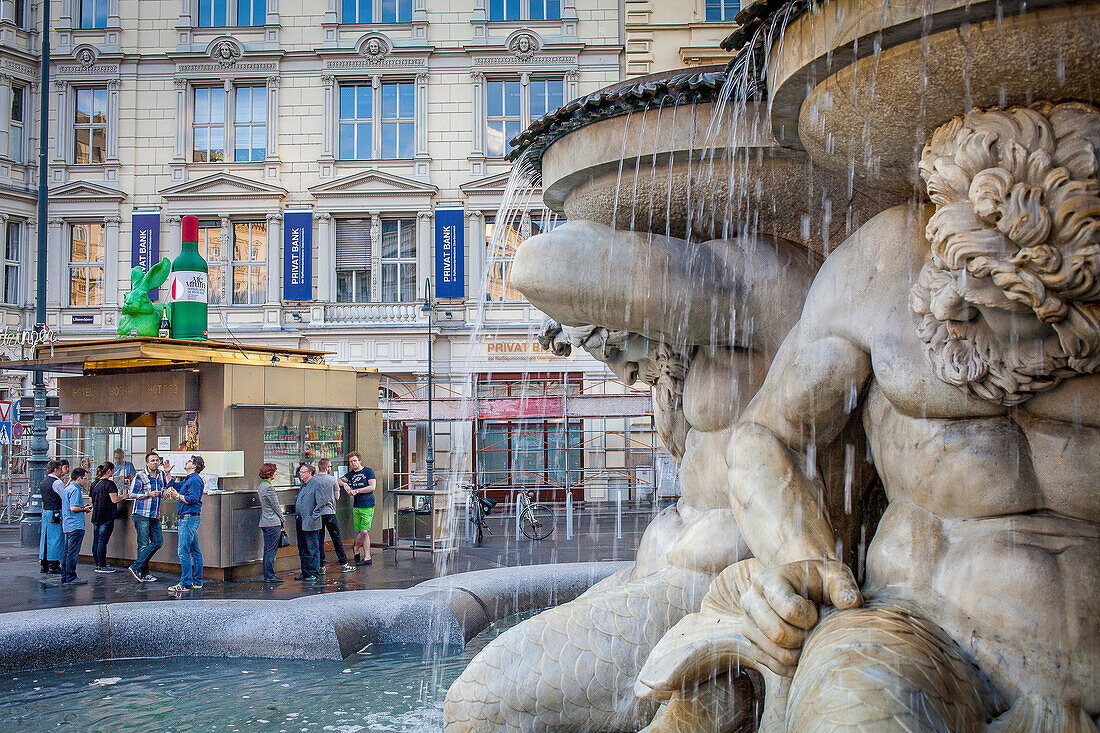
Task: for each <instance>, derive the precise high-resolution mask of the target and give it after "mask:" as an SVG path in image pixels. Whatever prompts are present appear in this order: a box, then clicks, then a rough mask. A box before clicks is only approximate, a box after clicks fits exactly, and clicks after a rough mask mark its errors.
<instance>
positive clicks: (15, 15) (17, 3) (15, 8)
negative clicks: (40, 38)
mask: <svg viewBox="0 0 1100 733" xmlns="http://www.w3.org/2000/svg"><path fill="white" fill-rule="evenodd" d="M8 8H11V17H9V16H8V13H7V12H3V13H2V14H0V20H10V21H11V22H12V23H15V25H16V27H17V28H26V27H27V26H26V22H27V15H26V10H27V4H26V2H25V0H12V2H11V3H10V4H9V3H7V2H0V10H2V11H7V10H8Z"/></svg>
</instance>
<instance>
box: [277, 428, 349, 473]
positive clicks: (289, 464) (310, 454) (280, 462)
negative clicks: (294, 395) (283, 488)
mask: <svg viewBox="0 0 1100 733" xmlns="http://www.w3.org/2000/svg"><path fill="white" fill-rule="evenodd" d="M350 425H351V413H350V412H336V411H322V410H264V462H265V463H274V464H275V465H276V466H277V467H278V469H279V473H278V474H277V476H278V477H279V478H281V479H282V481H279V480H278V479H276V481H277V483H279V484H283V483H293V482H294V481H295V479H296V478H297V474H296V472H297V470H298V464H299V463H301V462H302V461H308V462H310V463H314V464H316V463H317V461H318V460H320V459H321V458H328V459H330V460H331V461H332V464H333V467H334V471H335V472H336V473H337V475H339V474H340V473H342V471H343V467H344V456H345V455H347V452H348V450H349V448H348V439H349V432H350V431H349V428H350Z"/></svg>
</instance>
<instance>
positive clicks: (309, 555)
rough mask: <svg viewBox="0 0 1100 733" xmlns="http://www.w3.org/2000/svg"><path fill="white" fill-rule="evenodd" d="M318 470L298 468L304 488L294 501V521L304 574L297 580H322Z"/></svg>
mask: <svg viewBox="0 0 1100 733" xmlns="http://www.w3.org/2000/svg"><path fill="white" fill-rule="evenodd" d="M316 474H317V469H316V468H314V467H313V464H312V463H303V464H302V465H301V466H298V478H299V479H300V480H301V482H302V486H301V488H300V489H298V498H297V499H295V500H294V513H295V514H296V515H297V516H296V517H295V520H294V524H295V528H296V529H297V534H298V558H299V559H300V560H301V563H302V574H301V575H297V576H295V577H294V579H295V580H320V579H321V574H320V565H319V557H318V554H317V549H318V543H319V540H320V537H321V507H320V505H319V504H318V502H317V482H316V481H315V480H314V476H315V475H316Z"/></svg>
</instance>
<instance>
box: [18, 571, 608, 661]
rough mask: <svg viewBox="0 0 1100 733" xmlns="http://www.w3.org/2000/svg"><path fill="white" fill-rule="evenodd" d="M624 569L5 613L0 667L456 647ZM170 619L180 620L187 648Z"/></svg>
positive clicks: (491, 574) (338, 655)
mask: <svg viewBox="0 0 1100 733" xmlns="http://www.w3.org/2000/svg"><path fill="white" fill-rule="evenodd" d="M624 565H625V564H624V563H617V562H588V563H558V564H553V565H533V566H527V567H511V568H497V569H493V570H479V571H474V572H470V573H458V574H455V575H452V576H447V577H445V578H438V579H436V580H430V581H426V582H424V583H421V584H419V585H416V586H414V587H412V588H410V589H407V590H368V591H348V592H343V593H329V594H322V595H316V596H309V597H305V598H297V599H293V600H271V601H265V600H220V601H201V600H196V601H188V602H186V603H185V604H183V605H180V604H179V603H177V602H174V601H167V600H166V601H148V602H142V603H110V604H98V605H94V606H78V607H75V608H52V609H44V610H35V611H17V612H13V613H5V614H0V649H3V654H2V655H0V670H20V669H33V668H36V667H45V666H52V665H56V664H59V663H80V662H86V661H92V660H100V659H115V658H123V657H163V656H218V657H223V656H241V657H244V656H249V657H272V658H292V659H343V658H344V657H346V656H347V655H349V654H352V653H354V652H356V651H358V650H359V649H362V648H363V647H365V646H366V645H367V644H370V643H372V642H381V643H410V644H424V645H428V644H442V645H450V646H459V647H461V646H462V645H463V644H465V642H466V641H469V640H470V639H472V638H473V637H474V636H476V635H477V634H478V633H479V632H480V631H481V630H482V629H484V628H485V627H486V626H488V625H489V624H490V623H492V622H493V621H495V620H496V619H498V618H501V617H503V616H507V615H509V614H511V613H516V612H519V611H524V610H527V609H530V608H541V607H544V606H549V605H554V604H560V603H563V602H565V601H568V600H571V599H572V598H574V597H576V596H578V595H580V594H581V593H583V592H584V591H585V590H586V589H587V588H589V587H590V586H591V585H593V584H594V583H596V582H599V581H600V580H601V579H603V578H605V577H607V576H609V575H611V574H612V573H614V572H616V571H619V570H621V569H622V568H623V567H624ZM184 610H185V611H186V613H185V614H184V613H183V612H184ZM181 614H182V615H181ZM176 621H178V622H179V624H183V623H186V635H187V637H188V639H189V642H188V643H187V645H186V646H184V645H181V643H180V638H181V636H182V635H183V632H182V627H181V626H179V625H177V623H175V622H176Z"/></svg>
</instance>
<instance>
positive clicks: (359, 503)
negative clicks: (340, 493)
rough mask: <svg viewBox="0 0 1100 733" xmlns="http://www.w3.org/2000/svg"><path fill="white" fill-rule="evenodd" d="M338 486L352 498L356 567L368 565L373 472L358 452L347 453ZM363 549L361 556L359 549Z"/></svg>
mask: <svg viewBox="0 0 1100 733" xmlns="http://www.w3.org/2000/svg"><path fill="white" fill-rule="evenodd" d="M340 485H341V486H343V487H344V491H346V492H348V494H349V495H350V496H352V497H354V499H355V502H354V504H352V510H351V511H352V519H353V521H354V525H353V526H354V528H355V532H356V534H355V542H354V543H353V544H352V547H351V549H352V551H353V552H354V553H355V564H356V565H370V564H371V562H372V560H371V559H370V524H371V520H372V519H374V485H375V479H374V471H373V470H372V469H370V468H368V467H367V466H364V465H363V459H362V457H361V456H360V455H359V453H358V452H356V451H352V452H351V453H348V472H347V473H345V474H344V475H343V477H342V478H341V479H340ZM360 547H362V548H363V553H362V555H360V554H359V548H360Z"/></svg>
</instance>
